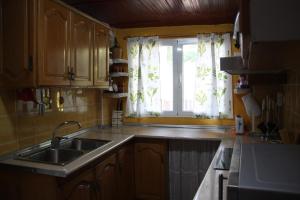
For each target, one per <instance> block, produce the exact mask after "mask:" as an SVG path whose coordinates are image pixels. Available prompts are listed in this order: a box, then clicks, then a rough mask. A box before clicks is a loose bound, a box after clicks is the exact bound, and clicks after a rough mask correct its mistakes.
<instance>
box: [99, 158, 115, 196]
mask: <svg viewBox="0 0 300 200" xmlns="http://www.w3.org/2000/svg"><path fill="white" fill-rule="evenodd" d="M117 173H118V166H117V158H116V154H113V155H111V156H110V157H109V158H107V159H106V160H104V161H103V162H101V163H100V164H99V165H98V166H96V184H97V193H98V199H99V200H115V199H118V198H117V197H118V196H117V195H118V190H117V182H118V175H117Z"/></svg>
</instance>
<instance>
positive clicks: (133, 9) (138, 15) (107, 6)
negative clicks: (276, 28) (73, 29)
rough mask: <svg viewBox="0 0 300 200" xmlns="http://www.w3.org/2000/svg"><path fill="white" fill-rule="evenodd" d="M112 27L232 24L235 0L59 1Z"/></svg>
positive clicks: (235, 5) (236, 4)
mask: <svg viewBox="0 0 300 200" xmlns="http://www.w3.org/2000/svg"><path fill="white" fill-rule="evenodd" d="M63 1H64V2H66V3H67V4H69V5H71V6H73V7H76V8H77V9H79V10H81V11H83V12H85V13H87V14H89V15H91V16H93V17H95V18H97V19H99V20H100V21H104V22H106V23H108V24H110V25H111V26H113V27H116V28H132V27H149V26H175V25H199V24H203V25H204V24H205V25H207V24H223V23H233V22H234V18H235V15H236V14H237V11H238V2H239V0H63Z"/></svg>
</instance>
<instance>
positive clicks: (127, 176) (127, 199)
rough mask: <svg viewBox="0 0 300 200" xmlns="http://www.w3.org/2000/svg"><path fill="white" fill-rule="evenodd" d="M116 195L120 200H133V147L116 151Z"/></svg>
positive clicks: (125, 147) (128, 146) (129, 146)
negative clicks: (117, 170)
mask: <svg viewBox="0 0 300 200" xmlns="http://www.w3.org/2000/svg"><path fill="white" fill-rule="evenodd" d="M118 169H119V173H118V194H119V198H118V199H122V200H133V199H134V152H133V145H127V146H124V147H123V148H121V149H120V150H119V151H118Z"/></svg>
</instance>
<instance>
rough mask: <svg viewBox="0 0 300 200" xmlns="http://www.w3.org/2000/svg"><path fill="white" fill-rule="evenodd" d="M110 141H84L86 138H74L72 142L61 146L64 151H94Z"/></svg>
mask: <svg viewBox="0 0 300 200" xmlns="http://www.w3.org/2000/svg"><path fill="white" fill-rule="evenodd" d="M108 142H110V141H107V140H95V139H84V138H74V139H72V140H69V141H66V142H64V143H63V144H61V145H60V146H61V148H63V149H73V150H78V151H85V152H86V151H87V152H89V151H92V150H94V149H97V148H99V147H101V146H103V145H105V144H107V143H108Z"/></svg>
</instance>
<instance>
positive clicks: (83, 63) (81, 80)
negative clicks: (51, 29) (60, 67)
mask: <svg viewBox="0 0 300 200" xmlns="http://www.w3.org/2000/svg"><path fill="white" fill-rule="evenodd" d="M70 63H71V64H70V70H71V73H74V77H72V82H71V83H72V85H76V86H80V85H81V86H91V85H93V23H92V22H91V21H90V20H89V19H87V18H85V17H83V16H81V15H79V14H77V13H74V12H72V13H71V62H70Z"/></svg>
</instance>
